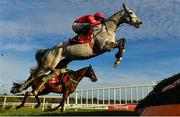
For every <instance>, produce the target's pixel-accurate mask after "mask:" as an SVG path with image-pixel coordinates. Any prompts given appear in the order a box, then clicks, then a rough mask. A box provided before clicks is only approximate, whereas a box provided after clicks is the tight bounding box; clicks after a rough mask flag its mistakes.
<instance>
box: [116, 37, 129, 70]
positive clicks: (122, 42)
mask: <svg viewBox="0 0 180 117" xmlns="http://www.w3.org/2000/svg"><path fill="white" fill-rule="evenodd" d="M125 43H126V40H125V39H124V38H122V39H120V40H117V41H116V44H115V48H118V52H117V53H116V54H115V57H116V61H115V62H114V67H115V68H116V67H118V65H119V64H120V63H121V61H122V56H123V53H124V52H125Z"/></svg>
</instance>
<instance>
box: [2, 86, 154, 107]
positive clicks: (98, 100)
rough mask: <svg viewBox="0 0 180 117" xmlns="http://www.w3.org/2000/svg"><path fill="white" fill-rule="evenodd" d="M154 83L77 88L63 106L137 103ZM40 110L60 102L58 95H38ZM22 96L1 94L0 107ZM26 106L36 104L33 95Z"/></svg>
mask: <svg viewBox="0 0 180 117" xmlns="http://www.w3.org/2000/svg"><path fill="white" fill-rule="evenodd" d="M155 85H156V83H152V84H146V85H128V86H119V87H108V88H95V89H84V90H77V91H75V92H74V93H73V94H71V95H70V96H69V98H68V100H67V103H66V105H65V108H83V109H107V108H108V106H110V105H127V104H137V103H138V101H139V100H141V99H143V98H144V97H145V96H146V95H147V94H148V93H149V92H150V91H152V89H153V87H154V86H155ZM39 98H40V101H41V107H42V110H44V109H45V108H47V107H49V106H50V107H55V106H57V105H58V104H59V103H60V100H61V98H62V95H60V96H39ZM22 99H23V96H1V97H0V107H1V108H6V107H8V106H11V107H13V108H14V107H15V106H17V105H19V104H20V103H21V101H22ZM27 99H28V100H27V101H26V103H25V106H26V107H31V108H33V107H34V106H35V105H36V101H35V98H34V97H33V96H31V97H29V98H27Z"/></svg>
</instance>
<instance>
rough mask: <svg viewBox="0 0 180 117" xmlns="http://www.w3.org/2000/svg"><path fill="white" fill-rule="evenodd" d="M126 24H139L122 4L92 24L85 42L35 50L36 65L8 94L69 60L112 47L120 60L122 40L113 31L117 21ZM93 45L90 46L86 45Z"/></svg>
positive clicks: (26, 86)
mask: <svg viewBox="0 0 180 117" xmlns="http://www.w3.org/2000/svg"><path fill="white" fill-rule="evenodd" d="M123 23H126V24H130V25H132V26H134V27H136V28H139V27H140V25H141V24H142V22H141V20H140V18H139V17H138V16H137V15H136V14H135V13H134V12H133V11H132V10H130V9H129V8H128V7H127V5H125V4H123V9H122V10H120V11H118V12H116V13H115V14H113V15H112V16H110V17H109V18H107V20H106V22H105V23H104V24H100V25H97V26H94V27H93V34H92V35H93V38H92V40H91V41H90V42H89V43H86V44H69V43H61V44H58V45H56V46H54V47H52V48H49V49H46V50H41V51H38V52H37V53H36V60H37V62H38V66H37V68H36V69H34V70H33V71H32V72H31V75H30V77H29V78H28V80H27V81H26V82H25V83H22V84H21V85H20V86H19V87H18V88H16V89H13V90H11V93H18V92H21V91H23V90H25V89H27V88H28V86H29V84H30V83H31V82H32V81H33V80H34V79H36V78H39V77H40V76H42V75H44V74H45V73H47V72H48V71H51V70H53V69H62V68H63V67H65V66H67V65H68V64H69V63H70V62H71V61H73V60H84V59H89V58H92V57H95V56H98V55H101V54H103V53H105V52H108V51H111V50H113V49H115V48H118V49H119V53H117V54H116V58H117V61H116V62H115V64H119V63H120V58H121V57H122V51H123V50H122V49H121V46H122V45H124V44H123V42H125V39H120V40H116V30H117V28H118V27H119V25H120V24H123ZM92 44H93V45H94V46H93V47H92V46H90V45H92Z"/></svg>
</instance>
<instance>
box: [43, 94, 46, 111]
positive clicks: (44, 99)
mask: <svg viewBox="0 0 180 117" xmlns="http://www.w3.org/2000/svg"><path fill="white" fill-rule="evenodd" d="M45 101H46V97H45V96H44V98H43V106H42V111H44V109H45V103H46V102H45Z"/></svg>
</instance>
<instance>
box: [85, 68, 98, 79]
mask: <svg viewBox="0 0 180 117" xmlns="http://www.w3.org/2000/svg"><path fill="white" fill-rule="evenodd" d="M87 69H88V71H87V73H86V76H87V77H89V78H90V79H91V81H93V82H96V81H97V77H96V74H95V72H94V70H93V68H92V66H91V65H90V66H89V67H87Z"/></svg>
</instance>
